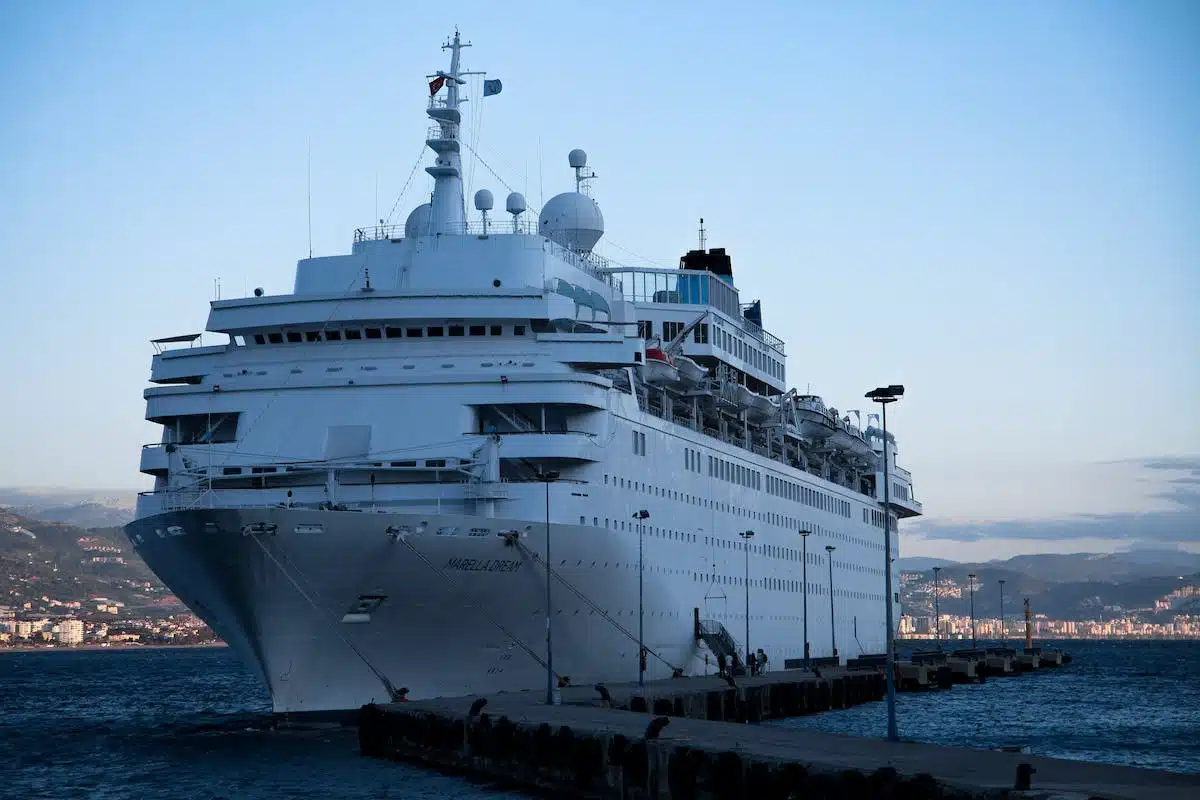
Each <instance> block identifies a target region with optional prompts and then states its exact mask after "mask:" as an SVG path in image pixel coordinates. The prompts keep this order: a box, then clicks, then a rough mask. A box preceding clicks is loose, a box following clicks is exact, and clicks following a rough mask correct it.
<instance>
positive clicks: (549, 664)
mask: <svg viewBox="0 0 1200 800" xmlns="http://www.w3.org/2000/svg"><path fill="white" fill-rule="evenodd" d="M535 480H537V481H540V482H541V483H544V484H545V485H546V705H548V706H552V705H554V648H553V646H552V642H551V638H550V584H551V583H552V581H551V570H552V569H553V567H551V565H550V484H552V483H554V482H555V481H556V480H558V473H557V472H553V471H549V470H547V471H544V472H539V473H537V475H536V477H535Z"/></svg>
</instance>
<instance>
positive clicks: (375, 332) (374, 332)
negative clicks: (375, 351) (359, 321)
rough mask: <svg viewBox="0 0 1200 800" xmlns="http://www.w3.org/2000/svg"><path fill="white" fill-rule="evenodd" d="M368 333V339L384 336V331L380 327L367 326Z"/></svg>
mask: <svg viewBox="0 0 1200 800" xmlns="http://www.w3.org/2000/svg"><path fill="white" fill-rule="evenodd" d="M366 334H367V338H368V339H380V338H382V337H383V331H381V330H380V329H379V328H367V329H366Z"/></svg>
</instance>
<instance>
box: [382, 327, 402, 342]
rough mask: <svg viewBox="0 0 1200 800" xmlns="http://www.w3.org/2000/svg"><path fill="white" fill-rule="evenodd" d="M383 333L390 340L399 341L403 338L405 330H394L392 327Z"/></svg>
mask: <svg viewBox="0 0 1200 800" xmlns="http://www.w3.org/2000/svg"><path fill="white" fill-rule="evenodd" d="M383 332H384V334H385V335H386V336H387V338H389V339H399V338H400V337H401V336H403V335H404V329H403V328H393V327H390V326H389V327H387V328H384V329H383Z"/></svg>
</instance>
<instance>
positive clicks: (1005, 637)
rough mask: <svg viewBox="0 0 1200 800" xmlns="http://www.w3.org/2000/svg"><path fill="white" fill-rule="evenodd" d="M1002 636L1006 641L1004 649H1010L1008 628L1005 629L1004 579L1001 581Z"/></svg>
mask: <svg viewBox="0 0 1200 800" xmlns="http://www.w3.org/2000/svg"><path fill="white" fill-rule="evenodd" d="M1000 635H1001V636H1002V637H1003V639H1004V647H1008V628H1006V627H1004V579H1003V578H1001V579H1000Z"/></svg>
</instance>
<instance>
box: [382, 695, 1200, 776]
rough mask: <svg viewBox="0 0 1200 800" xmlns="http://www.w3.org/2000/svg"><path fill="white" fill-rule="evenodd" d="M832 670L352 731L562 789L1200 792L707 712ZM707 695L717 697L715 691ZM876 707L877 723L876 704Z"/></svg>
mask: <svg viewBox="0 0 1200 800" xmlns="http://www.w3.org/2000/svg"><path fill="white" fill-rule="evenodd" d="M836 680H837V679H836V678H835V679H834V681H832V682H831V681H829V680H828V679H827V678H824V677H823V678H821V679H817V678H816V677H815V676H811V675H808V674H807V673H805V674H804V675H803V676H797V675H789V674H788V673H787V672H783V673H772V674H769V675H766V676H762V677H759V678H750V679H743V680H742V681H739V682H738V683H739V686H738V688H736V689H735V688H733V687H729V686H728V685H727V684H725V683H724V681H721V680H720V679H714V678H682V679H675V680H669V681H660V682H656V683H653V684H650V685H648V686H647V687H646V689H647V691H646V692H645V695H644V701H645V702H644V705H648V706H650V707H651V708H655V707H657V708H658V709H660V710H666V708H667V707H668V706H670V707H671V709H672V713H670V714H661V715H660V714H654V713H639V712H634V711H626V710H622V709H621V708H618V707H605V706H604V701H603V700H602V699H601V696H600V693H598V692H597V691H596V690H595V689H593V688H591V687H579V688H569V689H565V690H564V691H563V704H562V705H557V706H547V705H545V704H543V703H542V702H540V701H541V700H542V699H543V695H542V694H541V693H540V692H517V693H509V694H498V695H493V696H490V697H487V698H486V701H487V702H486V705H484V707H483V708H482V711H481V713H476V714H475V715H469V709H470V708H471V706H472V704H473V703H474V702H475V701H476V698H472V697H466V698H448V699H434V700H422V701H414V702H409V703H398V704H392V705H387V706H374V705H372V706H367V707H365V708H364V709H363V711H362V714H361V718H360V724H359V741H360V746H361V749H362V752H363V753H364V754H365V755H368V756H374V757H379V758H389V759H397V760H405V761H412V762H416V763H419V764H422V765H425V766H430V767H434V768H439V769H443V770H448V771H454V772H459V773H465V774H469V775H472V776H475V777H478V778H485V779H494V780H502V781H505V782H508V783H510V784H516V785H517V786H519V787H522V788H525V789H527V790H534V791H546V792H552V793H553V794H554V795H555V796H561V797H588V798H613V799H614V800H616V798H621V799H622V800H633V799H634V798H654V799H655V800H698V799H700V798H705V799H707V798H714V799H716V798H731V799H732V798H756V800H773V799H774V798H786V797H793V796H794V797H814V798H876V797H878V798H926V797H929V798H934V797H937V798H1002V797H1025V798H1034V797H1038V798H1052V797H1053V798H1068V797H1069V798H1080V799H1081V800H1082V799H1083V798H1089V799H1092V798H1110V799H1111V800H1124V798H1143V799H1145V800H1160V799H1161V800H1168V798H1180V799H1181V800H1182V798H1189V799H1190V798H1194V797H1197V796H1200V776H1194V775H1176V774H1172V773H1164V772H1155V771H1151V770H1141V769H1133V768H1128V767H1116V766H1109V765H1104V764H1091V763H1086V762H1075V761H1064V760H1059V759H1051V758H1042V757H1038V756H1031V755H1026V754H1021V753H1008V752H995V751H987V750H965V749H958V748H947V747H938V746H935V745H927V744H919V743H912V742H897V743H893V742H887V741H885V740H882V739H859V738H853V737H847V736H837V735H833V734H825V733H819V732H815V731H806V730H795V729H788V728H778V727H774V726H761V725H742V724H732V723H730V722H721V721H715V719H708V717H709V716H710V715H711V716H714V717H715V718H716V719H720V718H725V717H728V708H730V707H733V708H734V709H739V708H740V709H742V710H743V711H742V713H743V714H744V716H746V717H749V716H751V712H750V709H758V710H759V712H760V716H761V712H763V711H765V710H768V709H775V710H782V709H783V708H785V707H786V705H787V703H785V702H784V701H783V700H782V699H781V698H785V697H791V698H793V699H792V700H789V701H788V703H793V704H794V703H798V701H796V700H795V699H794V698H795V697H796V696H797V694H802V693H803V691H802V690H806V689H807V688H808V687H809V686H813V687H818V686H821V685H825V686H828V687H830V688H829V695H828V696H829V698H830V705H831V706H832V705H833V704H834V702H835V701H834V699H833V698H834V697H835V691H834V690H833V687H834V686H835V685H837V684H836ZM822 681H824V684H822V683H821V682H822ZM718 682H719V684H720V685H716V684H717V683H718ZM743 684H745V685H743ZM852 685H853V684H852V683H851V684H847V683H842V686H843V687H846V686H852ZM863 685H864V686H866V685H867V684H866V683H865V682H864V684H863ZM722 686H724V687H725V688H722ZM635 689H636V687H628V686H621V687H615V689H609V690H608V691H609V693H610V697H611V700H612V704H613V705H614V706H621V705H626V706H628V705H634V706H641V705H643V703H642V702H641V698H642V695H640V694H638V693H637V692H636V691H634V690H635ZM814 691H816V690H815V689H814ZM845 691H846V692H847V693H849V692H851V690H845ZM863 691H864V692H865V691H866V690H865V689H864V690H863ZM729 693H733V695H734V697H733V698H729ZM789 693H790V694H789ZM714 694H715V695H716V696H718V697H720V698H721V699H720V700H719V701H717V700H713V699H711V698H712V697H713V696H714ZM822 696H824V695H823V694H822ZM701 698H703V699H701ZM815 705H817V704H814V707H815ZM879 708H880V728H881V733H882V728H883V706H882V705H880V706H879ZM675 712H680V713H679V714H676V713H675ZM769 713H774V711H771V712H769ZM655 720H657V722H655ZM664 721H665V725H664ZM656 728H657V730H656ZM1030 769H1032V770H1033V772H1032V773H1030V772H1029V770H1030ZM1019 772H1022V773H1024V774H1025V775H1026V776H1032V784H1031V786H1032V791H1017V790H1015V789H1014V785H1015V784H1016V783H1017V781H1018V779H1019V774H1018V773H1019Z"/></svg>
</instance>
